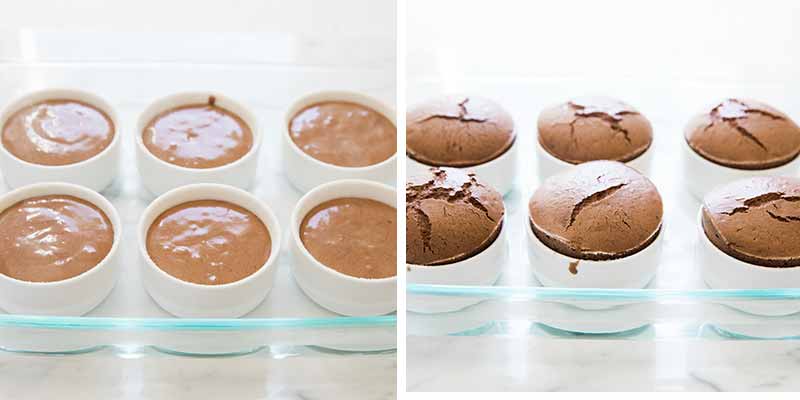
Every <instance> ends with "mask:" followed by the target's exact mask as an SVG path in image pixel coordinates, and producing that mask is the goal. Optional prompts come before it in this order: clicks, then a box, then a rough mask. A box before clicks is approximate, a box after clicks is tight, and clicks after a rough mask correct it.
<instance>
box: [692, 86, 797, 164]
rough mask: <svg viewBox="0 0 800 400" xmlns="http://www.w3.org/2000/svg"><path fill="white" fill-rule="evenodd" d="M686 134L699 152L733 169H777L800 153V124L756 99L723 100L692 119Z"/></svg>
mask: <svg viewBox="0 0 800 400" xmlns="http://www.w3.org/2000/svg"><path fill="white" fill-rule="evenodd" d="M685 136H686V142H687V143H688V144H689V147H691V148H692V150H694V152H696V153H697V154H698V155H700V156H701V157H703V158H705V159H706V160H709V161H711V162H713V163H716V164H719V165H722V166H726V167H730V168H738V169H746V170H759V169H767V168H775V167H779V166H781V165H784V164H786V163H788V162H790V161H792V160H794V159H795V158H796V157H797V155H798V154H800V127H798V126H797V124H795V123H794V121H792V120H791V119H790V118H789V117H788V116H786V114H784V113H782V112H780V111H778V110H776V109H775V108H773V107H770V106H768V105H766V104H764V103H761V102H758V101H755V100H740V99H727V100H724V101H722V102H721V103H719V104H717V105H716V106H714V107H713V108H711V109H710V110H709V111H706V112H703V113H701V114H699V115H697V116H695V117H694V118H692V120H691V121H689V124H688V125H687V126H686V131H685Z"/></svg>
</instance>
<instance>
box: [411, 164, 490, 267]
mask: <svg viewBox="0 0 800 400" xmlns="http://www.w3.org/2000/svg"><path fill="white" fill-rule="evenodd" d="M504 215H505V206H504V205H503V197H502V196H501V195H500V193H498V192H497V191H496V190H494V189H493V188H491V187H489V186H487V185H485V184H484V183H483V182H481V181H480V179H479V178H477V177H476V176H475V174H473V173H469V172H466V171H464V170H462V169H457V168H430V169H429V170H428V171H427V173H426V174H423V175H419V176H414V177H410V178H409V182H407V183H406V258H407V262H408V263H409V264H414V265H443V264H451V263H455V262H458V261H461V260H465V259H467V258H470V257H472V256H474V255H476V254H478V253H480V252H481V251H483V250H485V249H486V248H487V247H489V245H491V244H492V243H493V242H494V241H495V239H497V236H498V235H499V234H500V231H501V229H502V225H503V216H504Z"/></svg>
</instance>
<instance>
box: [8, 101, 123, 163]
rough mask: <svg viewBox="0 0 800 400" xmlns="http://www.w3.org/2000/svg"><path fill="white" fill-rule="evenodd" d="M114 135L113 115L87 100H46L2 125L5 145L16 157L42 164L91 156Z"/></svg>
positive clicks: (17, 113) (24, 109)
mask: <svg viewBox="0 0 800 400" xmlns="http://www.w3.org/2000/svg"><path fill="white" fill-rule="evenodd" d="M113 139H114V124H113V123H112V122H111V119H110V118H109V117H108V115H106V114H105V113H103V112H102V111H100V110H99V109H97V108H95V107H94V106H91V105H89V104H86V103H82V102H80V101H75V100H62V99H55V100H46V101H43V102H40V103H36V104H33V105H30V106H28V107H25V108H23V109H21V110H19V111H17V112H16V113H14V114H13V115H12V116H11V117H10V118H9V119H8V121H7V122H6V124H5V126H4V127H3V146H4V147H5V148H6V149H7V150H8V151H9V152H10V153H11V154H13V155H14V156H16V157H17V158H19V159H21V160H24V161H27V162H30V163H33V164H40V165H68V164H75V163H77V162H80V161H84V160H88V159H90V158H92V157H94V156H96V155H97V154H99V153H100V152H102V151H103V150H105V148H106V147H108V146H109V145H110V144H111V141H112V140H113Z"/></svg>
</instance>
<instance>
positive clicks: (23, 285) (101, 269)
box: [0, 182, 122, 316]
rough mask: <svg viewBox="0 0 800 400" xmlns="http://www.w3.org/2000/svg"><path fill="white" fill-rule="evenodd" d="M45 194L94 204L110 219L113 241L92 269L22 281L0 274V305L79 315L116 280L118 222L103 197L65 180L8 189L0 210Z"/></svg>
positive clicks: (24, 310) (18, 310) (16, 311)
mask: <svg viewBox="0 0 800 400" xmlns="http://www.w3.org/2000/svg"><path fill="white" fill-rule="evenodd" d="M48 195H66V196H74V197H77V198H79V199H83V200H86V201H88V202H89V203H92V204H94V205H95V206H97V208H99V209H100V210H101V211H103V212H104V213H105V214H106V216H108V219H109V220H110V221H111V226H112V227H113V228H114V243H113V244H112V246H111V250H110V251H109V252H108V255H106V257H105V258H104V259H103V260H102V261H100V263H99V264H97V265H96V266H94V268H92V269H90V270H88V271H86V272H84V273H82V274H80V275H77V276H74V277H72V278H69V279H64V280H62V281H54V282H26V281H21V280H18V279H14V278H11V277H8V276H6V275H3V274H0V308H2V309H4V310H5V311H7V312H9V313H11V314H36V315H59V316H80V315H83V314H86V313H87V312H89V311H91V310H92V309H94V308H95V307H97V305H99V304H100V303H101V302H102V301H103V300H104V299H105V298H106V297H107V296H108V294H109V293H111V290H112V289H113V288H114V284H115V283H116V282H117V276H118V275H119V264H120V262H119V247H120V241H121V240H122V223H121V222H120V219H119V214H117V210H116V209H114V206H112V205H111V203H110V202H109V201H108V200H106V198H105V197H103V196H101V195H100V194H98V193H97V192H95V191H94V190H91V189H89V188H86V187H83V186H78V185H73V184H69V183H51V182H44V183H37V184H33V185H28V186H24V187H21V188H19V189H16V190H13V191H11V192H8V193H6V194H4V195H3V196H2V197H0V211H2V210H5V209H6V208H8V207H10V206H12V205H14V204H16V203H18V202H20V201H23V200H26V199H29V198H31V197H37V196H48Z"/></svg>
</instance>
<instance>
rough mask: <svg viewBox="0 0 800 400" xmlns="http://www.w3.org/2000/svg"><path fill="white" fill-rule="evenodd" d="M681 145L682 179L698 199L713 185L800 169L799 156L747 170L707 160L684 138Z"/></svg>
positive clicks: (794, 171)
mask: <svg viewBox="0 0 800 400" xmlns="http://www.w3.org/2000/svg"><path fill="white" fill-rule="evenodd" d="M681 147H682V151H681V159H682V162H683V181H684V182H686V185H687V186H688V188H689V192H690V193H691V194H692V195H693V196H694V197H695V198H696V199H697V200H699V201H703V198H704V197H705V196H706V194H708V193H709V192H711V190H712V189H714V188H715V187H717V186H720V185H724V184H727V183H730V182H733V181H735V180H738V179H744V178H753V177H757V176H797V173H798V169H800V157H796V158H795V159H794V160H792V161H789V162H788V163H786V164H783V165H781V166H778V167H775V168H768V169H756V170H748V169H738V168H731V167H726V166H723V165H719V164H716V163H713V162H711V161H708V160H706V159H705V158H703V157H701V156H700V155H699V154H697V153H696V152H695V151H694V150H692V148H691V147H690V146H689V144H688V143H686V141H685V140H684V141H683V144H682V145H681Z"/></svg>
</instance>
